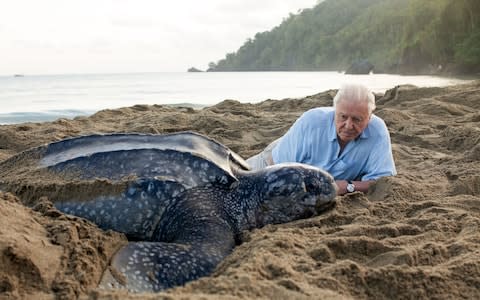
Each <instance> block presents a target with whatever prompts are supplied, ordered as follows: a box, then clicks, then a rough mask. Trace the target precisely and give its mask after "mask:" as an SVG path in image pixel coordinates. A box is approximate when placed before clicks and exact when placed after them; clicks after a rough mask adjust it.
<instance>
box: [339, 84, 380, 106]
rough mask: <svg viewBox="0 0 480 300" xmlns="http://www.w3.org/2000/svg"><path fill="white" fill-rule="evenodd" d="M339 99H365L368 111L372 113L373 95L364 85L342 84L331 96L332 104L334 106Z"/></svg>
mask: <svg viewBox="0 0 480 300" xmlns="http://www.w3.org/2000/svg"><path fill="white" fill-rule="evenodd" d="M340 101H366V102H367V104H368V112H369V113H372V112H373V111H374V110H375V107H376V106H375V96H374V95H373V93H372V92H371V91H370V90H369V89H368V88H367V87H366V86H364V85H361V84H355V83H347V84H343V85H342V86H341V87H340V89H339V90H338V92H337V94H336V95H335V97H334V98H333V106H334V107H336V106H337V104H338V102H340Z"/></svg>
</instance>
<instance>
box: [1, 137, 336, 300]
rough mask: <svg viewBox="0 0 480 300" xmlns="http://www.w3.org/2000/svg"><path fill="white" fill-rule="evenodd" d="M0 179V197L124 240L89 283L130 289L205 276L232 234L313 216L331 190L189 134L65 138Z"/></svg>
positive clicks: (323, 176) (293, 169) (19, 160)
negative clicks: (11, 196)
mask: <svg viewBox="0 0 480 300" xmlns="http://www.w3.org/2000/svg"><path fill="white" fill-rule="evenodd" d="M0 175H1V178H3V179H2V182H0V187H1V188H2V189H4V190H11V191H13V192H15V193H17V194H19V196H20V197H22V196H24V197H25V198H28V197H36V198H38V197H39V196H43V195H46V196H48V197H49V198H50V200H51V201H52V202H53V203H54V205H55V207H57V208H58V209H59V210H60V211H63V212H65V213H67V214H73V215H76V216H79V217H83V218H85V219H88V220H90V221H92V222H93V223H95V224H97V225H98V226H99V227H100V228H102V229H105V230H107V229H111V230H115V231H118V232H122V233H124V234H125V235H126V236H127V237H128V239H129V241H130V242H129V243H128V245H127V246H125V247H123V248H121V249H120V250H119V251H118V252H117V253H116V254H115V255H114V257H113V258H112V260H111V263H110V266H109V268H108V269H107V270H106V271H105V273H104V275H103V278H102V280H101V282H100V284H99V286H100V287H102V288H126V289H128V290H130V291H135V292H152V291H160V290H163V289H166V288H170V287H174V286H177V285H182V284H184V283H186V282H188V281H191V280H194V279H197V278H199V277H202V276H206V275H208V274H210V273H211V272H212V271H213V270H214V269H215V267H216V266H217V264H218V263H219V262H221V261H222V259H223V258H224V257H225V256H226V255H228V254H229V253H230V252H231V251H232V249H233V248H234V247H235V245H236V244H238V242H239V240H238V237H239V236H240V234H241V232H242V231H244V230H250V229H253V228H258V227H262V226H264V225H266V224H277V223H284V222H289V221H292V220H296V219H300V218H306V217H309V216H312V215H314V214H317V213H320V212H321V211H323V210H326V209H328V208H331V207H333V205H334V203H335V195H336V189H337V188H336V185H335V183H334V181H333V178H332V177H331V176H330V175H329V174H328V173H326V172H324V171H322V170H320V169H318V168H315V167H311V166H307V165H303V164H298V163H291V164H279V165H274V166H271V167H267V168H265V169H263V170H259V171H250V170H249V167H248V164H247V163H246V162H245V161H244V160H243V159H242V158H241V157H240V156H239V155H238V154H236V153H234V152H233V151H231V150H230V149H229V148H227V147H225V146H224V145H222V144H220V143H218V142H216V141H214V140H212V139H210V138H208V137H206V136H203V135H200V134H197V133H193V132H181V133H175V134H166V135H148V134H111V135H90V136H82V137H77V138H72V139H66V140H62V141H60V142H56V143H52V144H49V145H44V146H41V147H38V148H34V149H31V150H27V151H25V152H23V153H21V154H19V155H17V156H14V157H12V158H10V159H8V160H6V161H5V162H3V163H1V164H0ZM8 178H15V182H8ZM20 178H22V179H20ZM39 178H40V180H38V179H39ZM51 178H53V179H51ZM34 182H37V183H38V182H40V183H38V184H34ZM52 182H55V184H53V183H52ZM32 186H34V187H32ZM27 202H28V201H27Z"/></svg>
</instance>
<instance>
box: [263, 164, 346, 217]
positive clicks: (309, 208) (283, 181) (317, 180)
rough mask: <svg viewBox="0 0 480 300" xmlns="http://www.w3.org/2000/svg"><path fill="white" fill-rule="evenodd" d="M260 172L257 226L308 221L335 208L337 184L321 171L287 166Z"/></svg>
mask: <svg viewBox="0 0 480 300" xmlns="http://www.w3.org/2000/svg"><path fill="white" fill-rule="evenodd" d="M259 172H260V174H258V175H261V176H259V179H260V178H261V179H260V180H262V181H263V185H262V189H261V192H260V195H261V199H259V206H258V210H257V213H256V223H257V226H264V225H267V224H278V223H285V222H290V221H293V220H297V219H304V218H308V217H311V216H313V215H316V214H319V213H321V212H323V211H325V210H327V209H329V208H332V207H333V206H334V205H335V196H336V194H337V186H336V184H335V181H334V180H333V177H332V176H331V175H330V174H328V173H327V172H325V171H323V170H321V169H319V168H316V167H312V166H309V165H305V164H300V163H285V164H278V165H273V166H270V167H267V168H265V169H263V170H261V171H259Z"/></svg>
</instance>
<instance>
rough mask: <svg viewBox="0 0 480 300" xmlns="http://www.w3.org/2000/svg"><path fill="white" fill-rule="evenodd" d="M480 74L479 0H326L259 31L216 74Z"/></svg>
mask: <svg viewBox="0 0 480 300" xmlns="http://www.w3.org/2000/svg"><path fill="white" fill-rule="evenodd" d="M360 59H367V60H369V61H370V62H372V63H373V64H374V65H375V71H376V72H381V71H385V72H403V73H405V72H408V73H435V72H439V71H442V70H443V71H445V69H448V70H449V71H452V72H479V71H480V1H479V0H429V1H425V0H355V1H351V0H325V1H322V2H319V3H318V4H317V5H316V6H315V7H313V8H311V9H305V10H303V11H302V12H300V13H299V14H296V15H294V14H291V15H290V16H289V17H288V18H286V19H285V20H284V21H283V22H282V23H281V24H280V25H279V26H277V27H275V28H273V29H272V30H271V31H266V32H261V33H257V34H256V35H255V37H254V38H253V39H248V40H247V41H246V42H245V43H244V44H243V45H242V46H241V47H240V48H239V49H238V50H237V51H236V52H233V53H228V54H227V55H226V57H225V58H224V59H221V60H220V61H218V62H217V63H214V62H211V63H210V64H209V71H260V70H261V71H275V70H344V69H346V68H347V67H348V66H349V65H350V64H351V63H352V62H354V61H356V60H360Z"/></svg>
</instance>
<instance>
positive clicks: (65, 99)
mask: <svg viewBox="0 0 480 300" xmlns="http://www.w3.org/2000/svg"><path fill="white" fill-rule="evenodd" d="M467 81H468V80H464V79H457V78H445V77H436V76H400V75H389V74H370V75H345V74H342V73H338V72H202V73H187V72H177V73H173V72H172V73H132V74H83V75H82V74H75V75H32V76H29V75H25V76H1V77H0V124H16V123H24V122H43V121H52V120H55V119H58V118H74V117H76V116H88V115H90V114H93V113H95V112H96V111H99V110H102V109H115V108H120V107H126V106H132V105H136V104H177V105H178V104H183V105H188V106H193V107H202V106H208V105H214V104H216V103H218V102H221V101H223V100H226V99H233V100H238V101H240V102H250V103H256V102H261V101H263V100H267V99H276V100H280V99H284V98H300V97H305V96H308V95H313V94H316V93H319V92H323V91H326V90H329V89H337V88H339V86H340V85H341V84H342V83H344V82H358V83H363V84H365V85H367V86H368V87H369V88H370V89H372V90H373V91H374V92H384V91H386V90H387V89H390V88H393V87H394V86H396V85H399V84H413V85H416V86H419V87H428V86H447V85H452V84H460V83H466V82H467Z"/></svg>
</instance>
